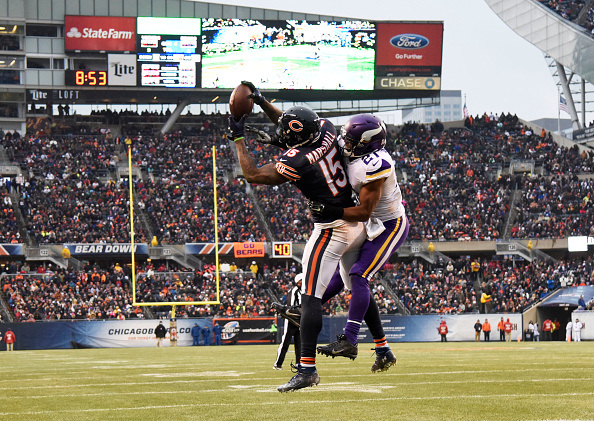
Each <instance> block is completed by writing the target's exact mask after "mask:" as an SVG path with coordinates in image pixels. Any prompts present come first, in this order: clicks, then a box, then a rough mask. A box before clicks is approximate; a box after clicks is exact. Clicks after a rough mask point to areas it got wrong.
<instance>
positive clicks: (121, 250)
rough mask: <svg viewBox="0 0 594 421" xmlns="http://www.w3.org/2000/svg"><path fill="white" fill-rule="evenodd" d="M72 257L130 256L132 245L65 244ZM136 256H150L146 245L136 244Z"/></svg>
mask: <svg viewBox="0 0 594 421" xmlns="http://www.w3.org/2000/svg"><path fill="white" fill-rule="evenodd" d="M64 247H66V248H67V249H68V250H70V254H71V255H72V256H76V255H79V254H130V253H131V251H132V245H131V244H130V243H109V244H99V243H97V244H64ZM134 252H135V253H136V254H148V245H147V244H146V243H135V244H134Z"/></svg>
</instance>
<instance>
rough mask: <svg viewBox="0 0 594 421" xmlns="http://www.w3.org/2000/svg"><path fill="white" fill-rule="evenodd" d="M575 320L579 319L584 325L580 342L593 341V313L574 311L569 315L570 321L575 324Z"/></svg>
mask: <svg viewBox="0 0 594 421" xmlns="http://www.w3.org/2000/svg"><path fill="white" fill-rule="evenodd" d="M575 319H579V320H580V321H581V322H582V323H583V325H584V328H583V329H582V340H584V341H587V340H592V339H594V311H583V310H579V311H578V310H576V311H574V312H572V313H571V321H572V322H575Z"/></svg>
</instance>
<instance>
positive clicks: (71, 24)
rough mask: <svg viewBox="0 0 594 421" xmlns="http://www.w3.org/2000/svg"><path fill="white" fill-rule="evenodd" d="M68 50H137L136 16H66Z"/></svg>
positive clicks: (65, 28)
mask: <svg viewBox="0 0 594 421" xmlns="http://www.w3.org/2000/svg"><path fill="white" fill-rule="evenodd" d="M64 21H65V22H64V41H65V49H66V50H67V51H72V50H80V51H135V50H136V18H122V17H111V16H65V18H64Z"/></svg>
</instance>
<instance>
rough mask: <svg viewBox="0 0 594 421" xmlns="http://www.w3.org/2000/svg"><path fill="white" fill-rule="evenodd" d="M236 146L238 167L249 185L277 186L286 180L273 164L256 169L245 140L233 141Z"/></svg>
mask: <svg viewBox="0 0 594 421" xmlns="http://www.w3.org/2000/svg"><path fill="white" fill-rule="evenodd" d="M235 145H236V146H237V155H238V156H239V165H240V166H241V171H242V172H243V176H244V177H245V179H246V180H247V181H248V182H250V183H256V184H268V185H273V186H274V185H277V184H282V183H285V182H287V181H288V180H287V179H286V178H285V177H283V176H282V175H280V174H279V173H278V171H277V170H276V167H275V165H274V164H266V165H264V166H263V167H259V168H258V167H257V166H256V163H255V162H254V158H252V156H251V155H250V153H249V152H248V150H247V147H246V146H245V139H244V138H240V139H237V140H235Z"/></svg>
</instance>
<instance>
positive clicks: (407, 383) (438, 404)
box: [0, 342, 594, 421]
mask: <svg viewBox="0 0 594 421" xmlns="http://www.w3.org/2000/svg"><path fill="white" fill-rule="evenodd" d="M370 347H371V345H370V344H361V345H360V351H359V357H358V358H357V359H356V360H355V361H354V362H353V361H351V360H347V359H339V358H336V359H331V358H326V357H321V356H319V357H318V361H317V363H318V371H319V373H320V377H321V382H320V385H319V386H317V387H313V388H307V389H304V390H300V391H296V392H291V393H283V394H281V393H278V392H277V391H276V386H278V385H280V384H283V383H285V382H286V381H287V380H288V379H289V378H290V377H291V375H292V374H291V372H290V370H288V369H287V368H288V366H289V362H290V361H291V358H293V357H294V355H293V354H292V353H289V354H288V355H287V361H286V362H285V369H284V370H283V371H276V370H273V369H272V365H273V363H274V360H275V357H276V346H273V345H261V346H221V347H214V346H212V347H208V348H206V347H184V348H134V349H130V348H127V349H81V350H48V351H15V352H12V353H8V352H2V353H0V361H1V366H0V373H1V377H0V388H1V389H2V391H1V392H0V407H1V409H0V418H1V419H12V420H25V419H26V420H65V419H77V420H106V419H108V420H113V419H126V420H141V419H146V420H173V419H176V420H180V419H187V420H243V421H245V420H293V419H299V420H316V421H322V420H396V419H407V420H560V419H564V420H586V419H594V342H582V343H564V342H555V343H551V342H549V343H542V342H541V343H532V342H528V343H524V342H522V343H516V342H513V343H507V344H506V343H499V342H491V343H456V342H450V343H446V344H442V343H409V344H393V345H392V347H393V349H394V350H395V351H396V355H397V357H398V364H397V365H396V366H393V367H392V368H391V369H390V370H389V371H387V372H384V373H378V374H372V373H371V372H370V368H371V365H372V363H373V361H374V355H373V353H372V352H371V351H370V350H369V349H370ZM291 350H292V347H291Z"/></svg>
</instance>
